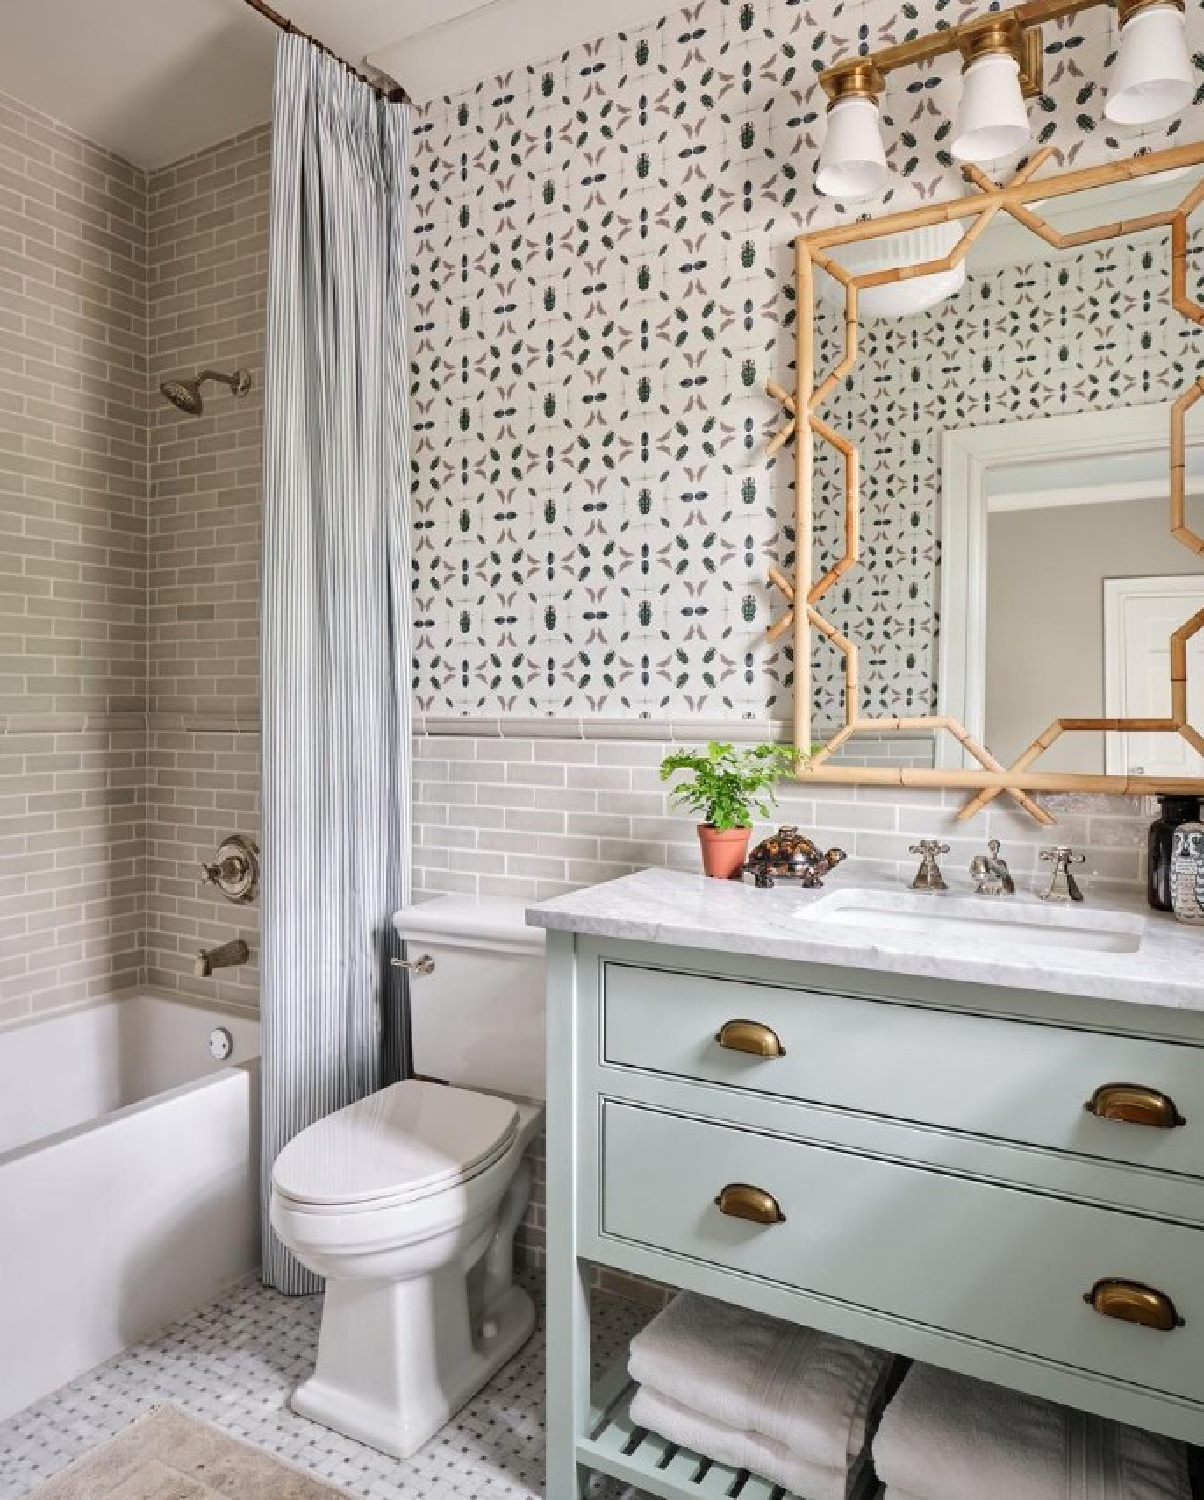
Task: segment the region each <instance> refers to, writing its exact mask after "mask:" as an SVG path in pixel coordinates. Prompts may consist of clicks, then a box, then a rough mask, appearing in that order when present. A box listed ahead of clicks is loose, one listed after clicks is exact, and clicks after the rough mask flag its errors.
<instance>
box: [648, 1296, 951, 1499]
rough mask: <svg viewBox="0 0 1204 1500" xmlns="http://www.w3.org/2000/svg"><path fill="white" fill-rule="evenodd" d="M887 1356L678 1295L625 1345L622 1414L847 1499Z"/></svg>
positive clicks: (809, 1493)
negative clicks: (625, 1409)
mask: <svg viewBox="0 0 1204 1500" xmlns="http://www.w3.org/2000/svg"><path fill="white" fill-rule="evenodd" d="M893 1363H894V1361H893V1360H892V1358H891V1356H890V1355H889V1354H883V1353H881V1352H880V1351H879V1350H877V1349H869V1348H866V1346H865V1345H863V1344H854V1343H851V1342H850V1341H849V1340H847V1339H840V1338H835V1337H833V1336H832V1335H830V1334H825V1333H817V1332H816V1331H815V1330H814V1329H812V1328H799V1327H796V1326H795V1325H794V1324H793V1323H783V1322H780V1321H779V1320H778V1319H777V1318H767V1317H765V1316H763V1315H762V1314H760V1313H755V1312H752V1311H750V1310H749V1309H748V1308H743V1307H730V1306H728V1305H727V1304H726V1303H723V1302H713V1301H711V1300H710V1299H709V1298H707V1297H699V1296H696V1295H695V1294H694V1293H692V1292H682V1293H679V1295H678V1296H677V1297H676V1298H675V1299H674V1300H673V1302H671V1303H670V1304H669V1306H668V1307H667V1308H666V1309H665V1310H664V1312H662V1313H661V1314H660V1315H659V1316H658V1317H657V1318H656V1319H654V1321H653V1322H652V1323H650V1324H649V1325H648V1327H647V1328H645V1329H644V1331H643V1332H642V1333H640V1334H638V1335H637V1336H636V1337H635V1338H634V1339H633V1340H632V1342H631V1357H630V1359H629V1361H628V1365H627V1369H628V1373H629V1374H630V1376H631V1378H632V1379H633V1380H634V1381H636V1382H637V1383H638V1385H639V1390H638V1391H637V1392H636V1394H635V1397H634V1398H633V1400H632V1402H631V1420H632V1422H633V1423H634V1424H635V1425H636V1426H637V1427H644V1428H647V1429H648V1431H650V1432H655V1433H658V1434H659V1435H660V1436H661V1437H663V1438H666V1439H668V1441H669V1442H671V1443H676V1444H677V1445H678V1447H681V1448H689V1449H691V1450H692V1451H693V1452H695V1453H698V1454H700V1455H701V1456H702V1457H704V1458H710V1459H713V1460H715V1461H716V1462H718V1463H721V1464H726V1465H727V1466H728V1467H729V1468H732V1469H748V1470H750V1471H751V1472H752V1473H754V1474H759V1475H761V1476H762V1477H763V1478H765V1479H769V1480H771V1481H772V1482H773V1483H774V1484H778V1485H781V1486H782V1487H783V1488H784V1489H787V1490H790V1491H792V1492H793V1493H794V1494H796V1495H801V1496H805V1497H806V1500H848V1497H849V1496H850V1495H852V1494H853V1493H854V1491H855V1489H856V1487H857V1485H858V1481H859V1479H860V1478H861V1476H862V1474H863V1472H865V1470H866V1466H867V1453H866V1450H867V1447H868V1443H869V1428H870V1422H871V1419H872V1418H874V1417H875V1416H876V1415H877V1413H878V1411H879V1410H880V1409H881V1405H882V1402H883V1400H884V1399H885V1394H886V1389H887V1383H888V1381H889V1379H890V1374H891V1369H892V1366H893ZM958 1500H964V1497H961V1496H959V1497H958Z"/></svg>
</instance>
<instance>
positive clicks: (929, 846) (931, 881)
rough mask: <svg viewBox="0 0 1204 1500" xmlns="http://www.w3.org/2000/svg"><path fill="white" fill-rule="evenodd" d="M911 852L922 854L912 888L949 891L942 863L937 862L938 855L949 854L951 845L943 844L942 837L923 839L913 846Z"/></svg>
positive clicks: (915, 889) (914, 889) (916, 889)
mask: <svg viewBox="0 0 1204 1500" xmlns="http://www.w3.org/2000/svg"><path fill="white" fill-rule="evenodd" d="M911 852H912V853H913V854H918V855H919V856H920V868H919V870H918V871H917V872H916V878H915V879H914V880H913V881H912V882H911V888H912V890H913V891H947V890H948V889H949V887H948V886H947V885H946V884H945V877H944V876H943V875H942V874H941V867H940V865H938V864H937V856H938V855H941V854H948V853H949V845H948V844H942V843H941V841H940V839H921V840H920V841H919V843H918V844H913V845H912V846H911Z"/></svg>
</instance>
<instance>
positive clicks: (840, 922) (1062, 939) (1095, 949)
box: [798, 890, 1145, 953]
mask: <svg viewBox="0 0 1204 1500" xmlns="http://www.w3.org/2000/svg"><path fill="white" fill-rule="evenodd" d="M1012 901H1015V903H1016V904H1015V905H1012V904H1009V903H1011V902H1012ZM798 916H799V920H800V921H804V922H806V923H808V925H810V924H812V923H815V924H817V925H822V926H824V927H830V928H831V927H834V928H840V929H842V930H843V932H844V933H845V934H846V935H849V936H851V935H852V934H853V933H854V932H862V933H864V934H865V936H866V937H867V938H875V937H876V938H879V939H884V940H885V941H887V942H890V941H895V942H897V941H900V940H902V941H905V942H907V941H918V942H922V943H925V944H926V945H927V944H940V945H941V946H942V947H948V946H950V945H954V944H956V945H963V944H969V943H972V944H975V945H989V946H990V947H993V948H999V947H1006V948H1009V949H1013V950H1014V949H1017V948H1024V949H1030V948H1061V949H1067V948H1079V949H1082V950H1083V951H1085V952H1089V953H1136V952H1137V951H1138V950H1139V949H1140V947H1141V938H1142V933H1143V931H1144V930H1145V924H1144V922H1143V921H1142V919H1141V917H1139V916H1137V915H1136V914H1133V913H1129V912H1110V911H1089V910H1084V909H1083V908H1082V907H1081V906H1063V905H1060V904H1053V903H1049V904H1045V903H1041V902H1034V901H1026V900H1024V899H1023V898H1020V897H1006V896H950V895H948V894H945V893H943V892H939V891H934V892H925V893H918V892H911V891H878V890H846V891H833V892H832V894H831V895H829V896H823V897H821V898H820V899H819V900H818V901H816V902H815V903H814V904H813V905H808V906H804V907H801V908H800V909H799V912H798Z"/></svg>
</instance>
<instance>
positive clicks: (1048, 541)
mask: <svg viewBox="0 0 1204 1500" xmlns="http://www.w3.org/2000/svg"><path fill="white" fill-rule="evenodd" d="M1201 571H1202V570H1201V567H1200V564H1199V561H1198V559H1196V558H1193V556H1192V554H1191V553H1190V552H1188V551H1187V549H1186V548H1185V547H1181V546H1180V545H1179V544H1178V543H1177V542H1176V541H1175V540H1174V539H1173V538H1172V537H1170V536H1168V534H1167V531H1166V501H1165V499H1158V500H1155V499H1150V500H1129V501H1125V502H1123V503H1120V502H1117V503H1112V504H1105V505H1064V506H1059V507H1057V508H1056V509H1054V510H1019V511H1003V512H999V511H995V512H992V513H990V514H989V515H988V517H987V720H986V738H987V743H988V744H989V745H990V747H991V749H992V750H993V751H994V752H995V754H996V755H998V756H1000V757H1001V758H1002V759H1003V760H1004V761H1006V762H1010V761H1012V760H1014V759H1015V758H1016V756H1017V755H1019V754H1020V752H1021V751H1022V750H1024V749H1025V747H1026V746H1027V745H1028V744H1029V743H1030V742H1031V741H1032V739H1033V737H1034V736H1035V735H1036V734H1039V733H1040V731H1041V729H1042V727H1043V726H1044V725H1046V724H1052V723H1053V722H1054V720H1055V719H1057V718H1058V717H1059V716H1062V717H1067V718H1075V719H1078V718H1081V719H1098V718H1100V717H1101V716H1102V715H1103V713H1104V591H1103V580H1104V579H1105V578H1140V577H1142V576H1145V577H1169V576H1170V575H1172V574H1180V573H1185V574H1194V575H1196V576H1199V575H1200V574H1201ZM1166 712H1167V713H1169V712H1170V688H1169V684H1168V687H1167V703H1166ZM1077 740H1078V743H1072V744H1059V745H1055V746H1054V747H1053V750H1052V751H1051V752H1050V754H1049V756H1048V757H1047V759H1046V762H1045V764H1047V765H1048V767H1049V769H1050V770H1054V771H1056V770H1071V771H1095V772H1099V773H1101V774H1102V772H1103V771H1104V737H1103V735H1098V736H1097V735H1079V736H1077Z"/></svg>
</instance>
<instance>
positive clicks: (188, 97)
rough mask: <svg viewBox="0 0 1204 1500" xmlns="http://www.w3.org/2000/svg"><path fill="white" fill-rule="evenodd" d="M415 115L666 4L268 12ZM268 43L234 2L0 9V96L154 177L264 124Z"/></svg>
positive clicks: (287, 3)
mask: <svg viewBox="0 0 1204 1500" xmlns="http://www.w3.org/2000/svg"><path fill="white" fill-rule="evenodd" d="M275 5H276V8H277V9H278V10H281V11H283V12H284V13H286V14H287V15H288V16H289V17H290V19H291V20H292V21H293V22H294V24H295V25H297V26H298V27H300V28H301V29H302V30H303V31H308V32H311V33H312V34H313V35H314V36H316V37H318V38H319V39H320V40H321V41H323V42H325V43H326V44H327V45H328V46H329V47H331V48H332V49H333V50H334V51H335V52H337V53H338V54H339V55H340V56H341V57H345V58H347V59H348V60H349V61H351V62H354V63H357V64H362V63H364V62H368V63H370V64H371V65H372V66H373V67H374V68H377V69H379V70H380V71H381V72H383V73H387V74H388V75H389V76H390V77H392V78H394V79H396V81H397V82H398V83H400V84H401V85H402V86H403V87H404V88H405V89H406V91H407V92H408V93H409V95H410V97H411V98H412V99H414V100H415V101H416V102H417V103H420V104H421V103H425V102H427V101H428V100H430V99H434V98H439V97H441V96H442V95H445V94H454V93H458V92H459V91H460V90H461V89H465V88H469V87H470V86H471V85H473V84H474V83H478V82H480V81H481V80H482V79H484V78H490V77H493V76H494V75H495V74H497V73H503V72H506V71H508V70H509V69H511V68H515V67H523V66H526V65H527V64H529V63H537V62H542V61H544V60H545V59H546V58H549V57H553V56H556V55H557V54H559V53H560V52H563V51H565V50H566V49H567V48H569V47H572V46H575V45H576V44H577V43H579V42H584V41H589V40H591V39H592V38H593V37H596V36H597V35H599V28H602V30H603V31H605V32H607V33H610V32H614V31H619V30H622V29H623V28H625V27H629V26H637V25H641V24H644V23H645V22H648V21H653V20H656V19H658V18H659V17H660V16H662V15H665V14H667V13H668V12H669V11H670V10H672V9H673V8H674V7H673V3H672V0H609V3H608V4H607V6H606V7H605V10H604V11H602V12H599V11H598V10H597V8H596V7H595V6H594V5H593V4H591V3H589V0H275ZM276 36H277V32H276V29H275V27H274V26H272V25H271V23H270V22H268V21H266V20H264V19H263V17H262V16H259V15H256V14H255V12H254V11H252V10H251V9H250V8H249V7H248V6H247V5H246V4H245V3H244V0H0V92H4V93H8V94H11V95H13V96H15V97H16V98H18V99H20V100H22V101H23V102H24V103H26V104H29V105H31V106H32V107H33V108H35V109H39V110H41V111H43V112H44V113H45V114H48V115H51V116H52V117H53V118H54V119H56V120H59V121H61V122H62V123H63V124H65V125H69V126H70V127H71V128H72V129H74V130H77V131H79V132H80V133H81V134H82V135H85V136H87V137H88V138H89V139H90V140H94V141H98V142H99V143H100V144H101V145H104V146H108V147H109V148H110V149H111V150H113V151H116V152H117V153H118V154H119V155H121V156H124V157H125V158H126V159H127V160H129V161H132V162H134V163H135V164H136V165H137V166H140V167H160V166H165V165H166V164H167V163H168V162H172V161H178V160H179V159H180V157H182V156H187V155H188V154H190V153H191V152H193V151H199V150H202V149H203V148H204V147H206V146H211V145H214V144H216V142H218V141H222V140H227V139H228V138H229V137H230V136H232V135H237V134H238V133H239V132H240V131H242V130H246V129H248V128H249V127H251V126H253V125H259V124H262V123H263V122H264V121H265V120H266V119H267V118H268V116H269V113H270V110H271V88H272V58H273V54H274V50H275V45H276Z"/></svg>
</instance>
